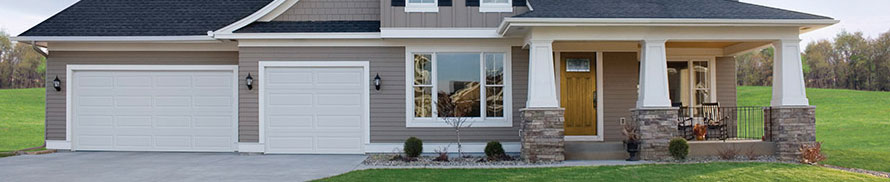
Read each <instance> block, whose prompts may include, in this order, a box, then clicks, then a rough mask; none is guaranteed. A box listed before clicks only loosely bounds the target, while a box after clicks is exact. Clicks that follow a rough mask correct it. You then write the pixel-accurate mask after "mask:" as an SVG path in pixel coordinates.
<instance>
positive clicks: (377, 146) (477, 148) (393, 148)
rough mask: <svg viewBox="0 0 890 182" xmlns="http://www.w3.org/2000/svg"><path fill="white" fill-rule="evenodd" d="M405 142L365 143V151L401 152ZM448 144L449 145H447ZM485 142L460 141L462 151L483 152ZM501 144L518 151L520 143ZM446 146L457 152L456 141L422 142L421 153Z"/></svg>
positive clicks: (511, 150) (432, 151)
mask: <svg viewBox="0 0 890 182" xmlns="http://www.w3.org/2000/svg"><path fill="white" fill-rule="evenodd" d="M404 145H405V144H403V143H371V144H367V145H365V152H367V153H392V152H402V148H403V147H404ZM449 145H450V146H449ZM485 145H486V143H481V142H467V143H461V146H462V147H463V152H464V153H484V152H485ZM501 146H502V147H504V151H505V152H511V153H515V152H519V149H520V148H521V147H520V144H519V142H502V143H501ZM445 147H448V152H451V153H455V152H457V144H456V143H424V144H423V153H435V150H438V149H442V148H445Z"/></svg>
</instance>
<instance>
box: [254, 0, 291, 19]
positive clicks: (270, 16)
mask: <svg viewBox="0 0 890 182" xmlns="http://www.w3.org/2000/svg"><path fill="white" fill-rule="evenodd" d="M297 2H300V0H285V1H284V3H282V4H281V5H279V6H278V7H275V9H273V10H272V11H271V12H269V13H268V14H266V15H265V16H263V17H261V18H260V19H258V20H257V21H260V22H270V21H272V20H274V19H275V18H278V16H281V14H284V12H287V10H289V9H290V8H291V7H293V6H294V4H297Z"/></svg>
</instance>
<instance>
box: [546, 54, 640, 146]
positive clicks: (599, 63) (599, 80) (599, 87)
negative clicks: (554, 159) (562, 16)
mask: <svg viewBox="0 0 890 182" xmlns="http://www.w3.org/2000/svg"><path fill="white" fill-rule="evenodd" d="M564 52H565V53H595V54H596V98H597V99H596V113H597V114H596V121H597V122H596V134H597V135H592V136H564V137H563V138H564V139H565V140H566V141H603V136H605V134H603V131H604V130H603V123H605V121H604V120H603V116H604V115H605V114H603V112H604V108H603V107H604V104H603V103H604V100H606V99H605V98H603V91H604V90H603V89H605V87H604V86H603V80H604V79H603V53H604V52H612V51H602V50H585V51H561V50H555V51H554V53H553V54H554V57H555V59H554V62H555V63H554V66H555V67H556V71H555V73H556V84H557V86H556V90H557V92H558V93H562V91H561V89H562V87H561V85H562V81H561V77H562V76H561V74H562V69H563V68H562V67H561V65H562V63H561V61H562V53H564ZM630 52H636V51H630ZM559 97H562V94H559V95H558V99H559V101H560V102H562V99H561V98H559ZM560 106H562V103H560Z"/></svg>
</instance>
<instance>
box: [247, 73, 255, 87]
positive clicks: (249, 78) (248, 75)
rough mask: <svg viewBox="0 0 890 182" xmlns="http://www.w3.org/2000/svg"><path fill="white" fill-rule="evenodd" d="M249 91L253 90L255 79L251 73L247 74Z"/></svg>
mask: <svg viewBox="0 0 890 182" xmlns="http://www.w3.org/2000/svg"><path fill="white" fill-rule="evenodd" d="M245 80H247V90H253V77H251V76H250V73H247V78H245Z"/></svg>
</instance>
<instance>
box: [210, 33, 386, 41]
mask: <svg viewBox="0 0 890 182" xmlns="http://www.w3.org/2000/svg"><path fill="white" fill-rule="evenodd" d="M380 35H381V33H379V32H360V33H221V34H215V35H214V37H215V38H217V39H288V40H290V39H381V36H380Z"/></svg>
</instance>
